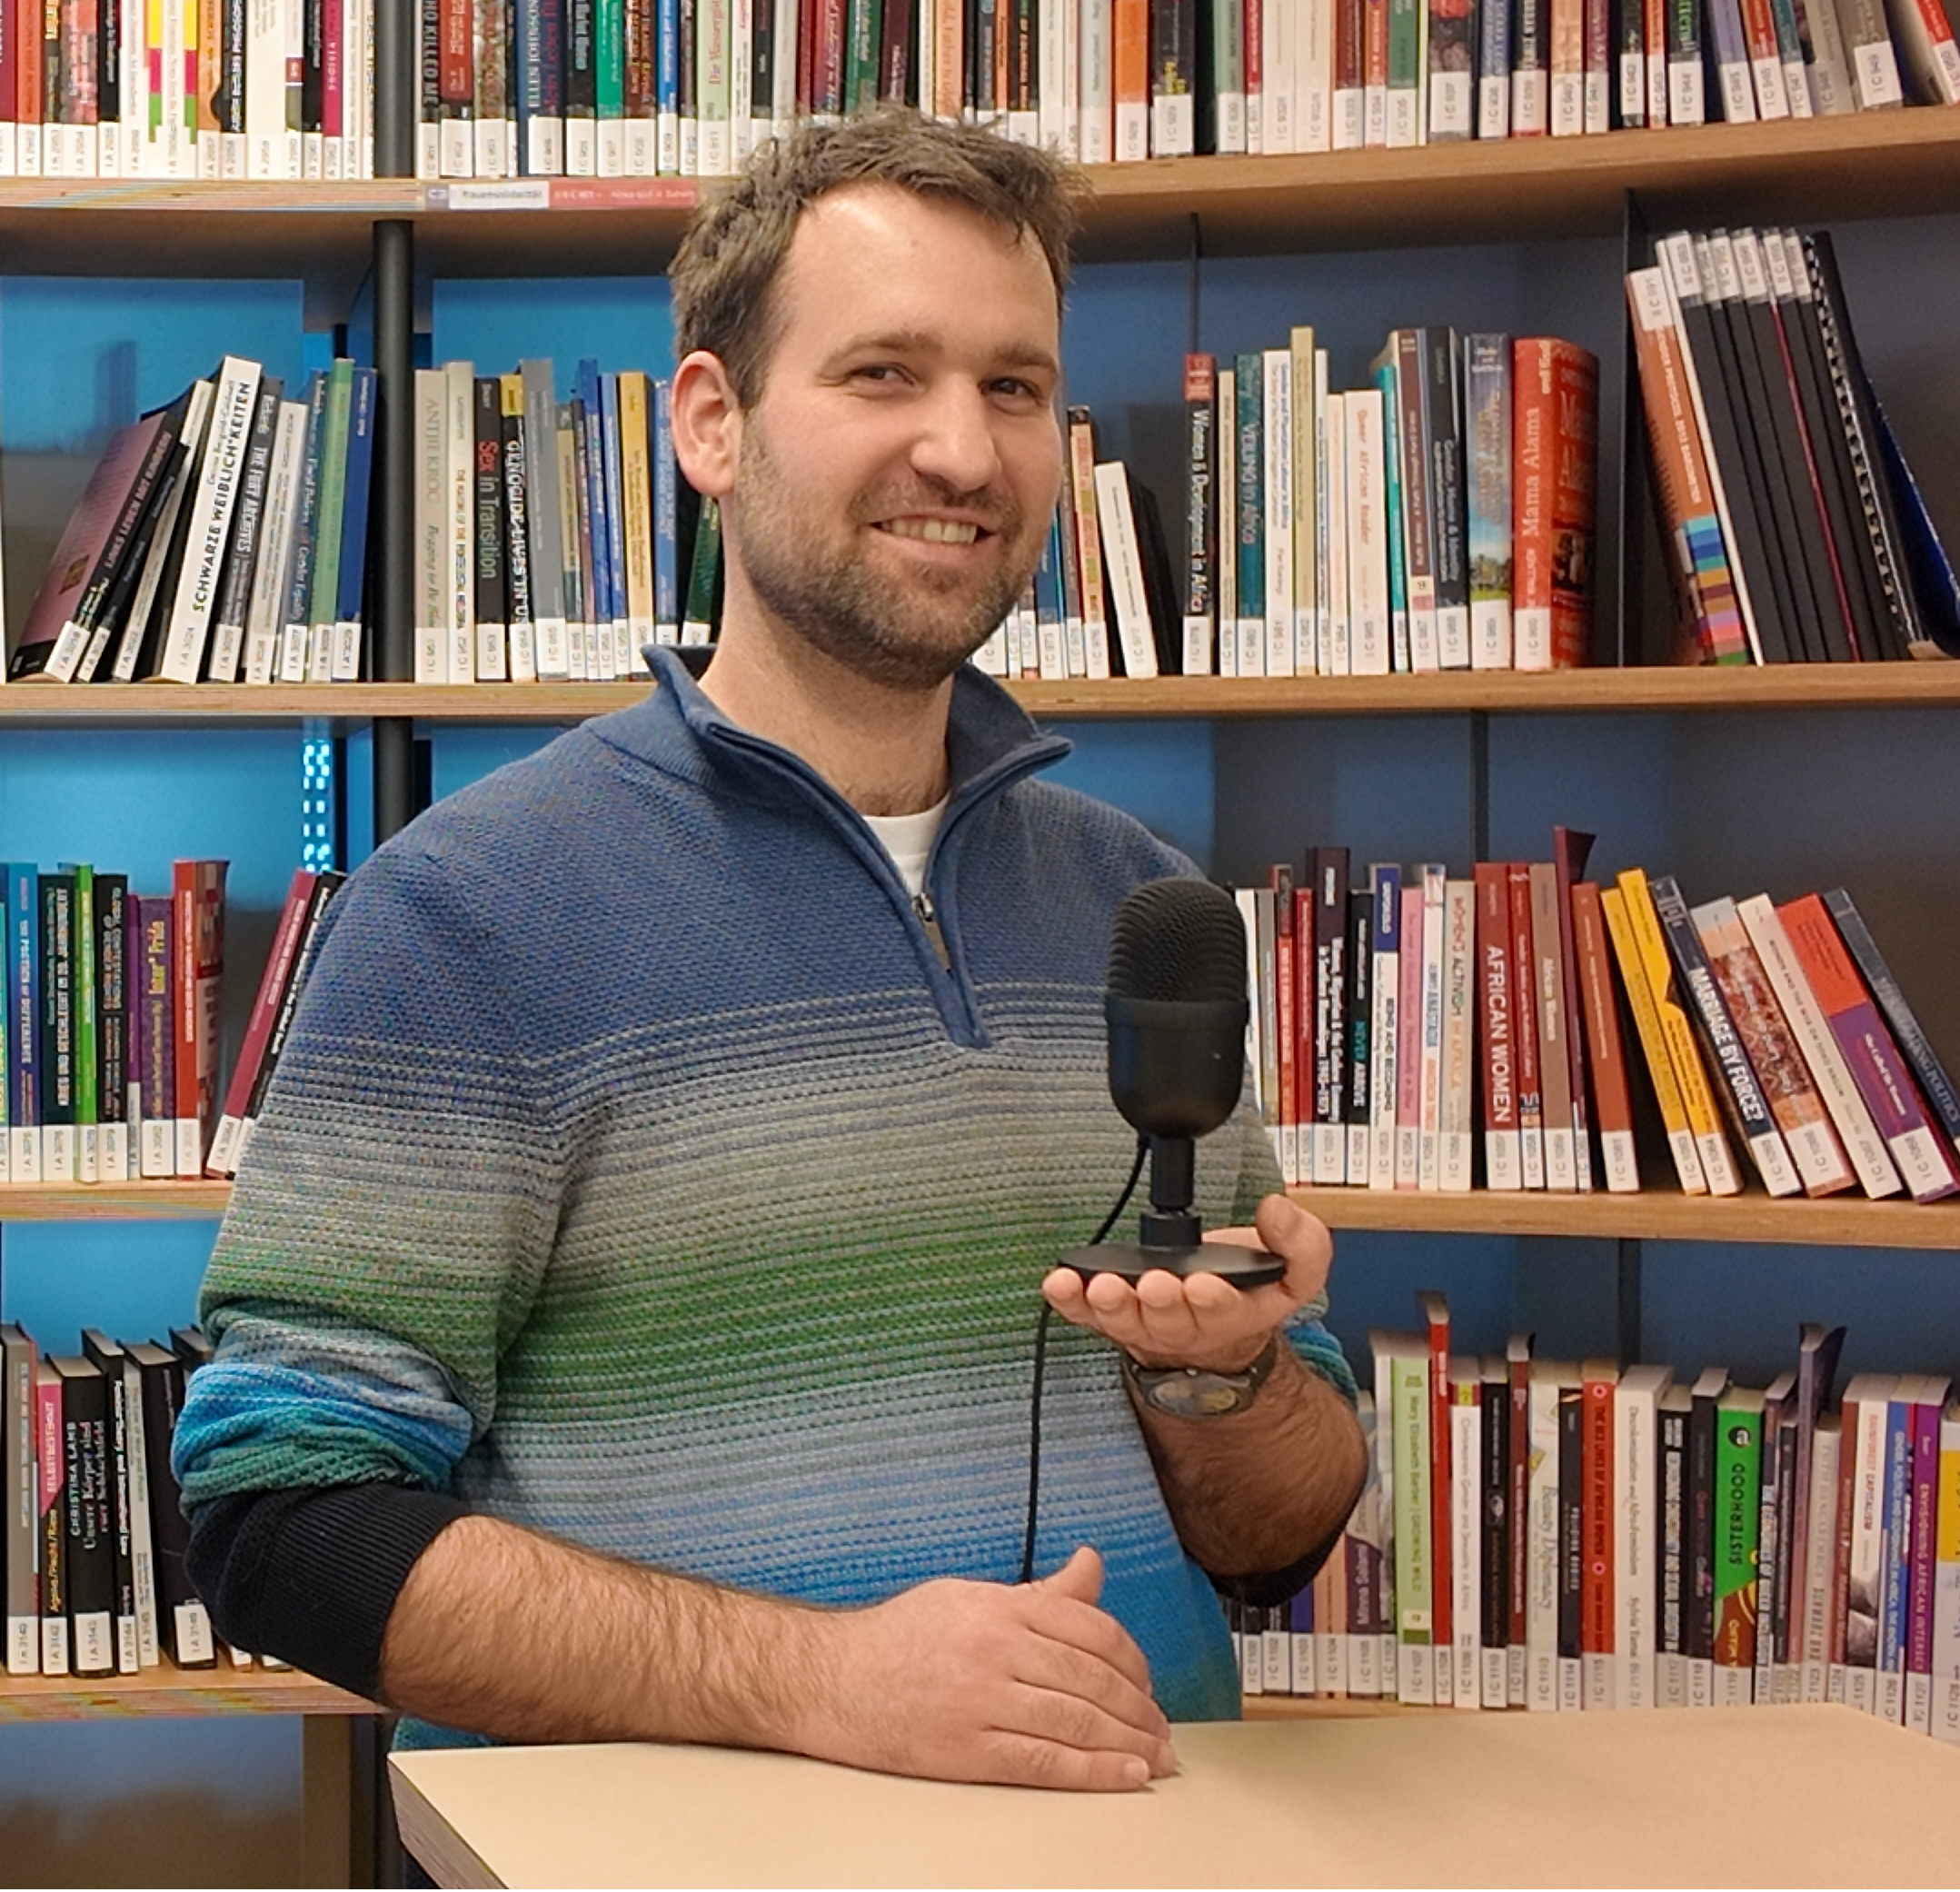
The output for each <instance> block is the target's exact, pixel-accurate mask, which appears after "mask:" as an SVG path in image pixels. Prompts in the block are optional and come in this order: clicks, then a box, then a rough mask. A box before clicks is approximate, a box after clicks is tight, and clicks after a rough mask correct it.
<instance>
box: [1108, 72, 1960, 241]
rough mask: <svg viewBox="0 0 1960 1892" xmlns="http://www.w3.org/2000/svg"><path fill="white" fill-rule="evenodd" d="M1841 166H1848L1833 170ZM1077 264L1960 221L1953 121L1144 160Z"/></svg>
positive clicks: (1726, 128) (1814, 123) (1113, 193)
mask: <svg viewBox="0 0 1960 1892" xmlns="http://www.w3.org/2000/svg"><path fill="white" fill-rule="evenodd" d="M1853 158H1855V159H1856V162H1855V163H1852V162H1848V161H1849V160H1851V159H1853ZM1092 181H1093V186H1094V192H1095V196H1094V202H1093V204H1092V206H1091V207H1090V209H1089V213H1088V215H1087V218H1086V228H1085V232H1084V235H1083V241H1082V243H1081V245H1080V251H1081V254H1082V255H1083V256H1084V257H1085V258H1089V259H1091V260H1094V259H1099V258H1101V257H1103V256H1139V255H1182V254H1189V241H1190V238H1189V224H1188V218H1189V216H1193V215H1195V216H1196V217H1198V218H1199V224H1200V228H1201V231H1202V241H1203V247H1204V252H1205V254H1224V253H1230V254H1255V253H1273V252H1286V251H1293V250H1302V249H1307V250H1311V249H1323V250H1325V249H1377V248H1383V247H1389V246H1396V245H1401V244H1418V243H1488V242H1517V241H1524V240H1528V239H1532V238H1544V237H1566V236H1610V235H1616V234H1617V233H1618V232H1619V230H1620V227H1621V218H1622V214H1623V208H1624V202H1625V196H1626V194H1627V192H1629V191H1631V192H1635V193H1637V194H1638V195H1639V197H1640V201H1641V204H1642V206H1643V208H1644V210H1645V212H1646V214H1647V217H1648V219H1649V221H1650V223H1651V222H1668V221H1677V222H1685V223H1693V222H1696V221H1699V220H1702V219H1705V218H1713V219H1715V220H1716V221H1719V222H1722V223H1726V224H1733V223H1742V222H1750V221H1759V220H1762V219H1766V218H1770V219H1778V220H1781V219H1800V220H1801V221H1802V222H1804V223H1806V224H1817V223H1826V222H1828V221H1830V220H1831V219H1833V218H1835V217H1839V216H1853V215H1855V216H1859V217H1865V216H1870V215H1871V214H1873V213H1874V211H1875V210H1876V209H1878V208H1879V207H1880V206H1883V207H1884V214H1887V215H1899V216H1905V215H1915V214H1929V213H1935V212H1939V211H1950V210H1955V209H1960V114H1956V113H1955V112H1953V111H1951V110H1945V109H1941V108H1935V107H1932V106H1926V107H1923V108H1913V109H1910V110H1907V111H1904V112H1876V113H1857V114H1853V115H1846V116H1841V117H1833V118H1811V119H1788V120H1782V121H1778V122H1776V123H1768V124H1711V125H1703V126H1698V127H1694V128H1688V129H1683V128H1679V127H1676V128H1672V129H1669V130H1667V131H1665V132H1659V133H1657V132H1650V131H1622V132H1609V133H1606V134H1598V135H1595V136H1591V137H1583V138H1557V139H1553V138H1513V139H1503V140H1490V141H1484V140H1472V141H1470V142H1468V143H1458V144H1429V145H1420V146H1418V147H1416V148H1415V149H1413V150H1408V151H1344V152H1327V153H1318V154H1301V155H1294V156H1287V157H1252V158H1248V157H1206V158H1183V159H1156V160H1152V161H1151V162H1149V163H1147V164H1111V165H1106V166H1101V167H1099V168H1098V169H1097V170H1096V171H1095V172H1094V173H1093V174H1092Z"/></svg>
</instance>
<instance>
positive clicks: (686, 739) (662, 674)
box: [605, 646, 1074, 813]
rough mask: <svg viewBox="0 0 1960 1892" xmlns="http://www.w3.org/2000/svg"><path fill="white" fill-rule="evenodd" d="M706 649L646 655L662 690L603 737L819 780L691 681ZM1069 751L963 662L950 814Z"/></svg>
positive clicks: (666, 753) (950, 750)
mask: <svg viewBox="0 0 1960 1892" xmlns="http://www.w3.org/2000/svg"><path fill="white" fill-rule="evenodd" d="M711 654H712V651H711V647H707V646H697V647H695V648H692V649H689V650H686V651H682V650H681V649H679V648H676V647H674V646H662V647H660V648H656V649H652V650H649V651H648V652H647V656H648V658H649V660H650V661H651V662H652V665H653V671H654V674H655V676H656V677H657V678H658V680H659V682H660V686H661V687H660V688H659V689H657V690H656V691H654V692H652V695H651V696H650V697H649V698H648V699H647V700H646V701H645V702H642V703H640V704H636V705H635V706H634V707H633V709H632V710H630V711H626V712H621V713H620V714H618V715H616V716H611V717H608V718H606V719H605V722H606V723H607V724H609V725H610V727H609V729H608V731H607V733H608V735H609V736H611V737H612V739H613V740H615V741H617V742H619V743H620V746H621V747H622V748H624V749H627V750H630V751H632V752H635V753H638V754H640V755H642V757H643V758H644V759H645V760H647V761H649V762H656V763H657V762H662V761H663V760H666V759H668V758H670V757H672V755H673V754H674V752H675V748H676V745H678V746H679V748H681V749H682V750H688V749H692V750H694V751H695V752H697V753H699V754H701V756H702V757H703V759H707V758H710V757H711V758H714V759H716V760H720V761H729V760H733V759H735V758H736V757H738V756H740V757H741V758H742V759H744V760H755V761H760V762H765V763H766V762H775V763H776V764H777V765H778V766H780V767H782V768H786V769H788V770H789V771H790V772H791V773H792V774H794V775H797V776H800V777H805V778H808V779H810V780H811V781H821V777H819V776H818V775H817V774H816V772H815V771H814V770H813V769H811V766H810V764H809V763H808V762H804V761H803V759H802V758H801V756H799V755H797V754H796V753H794V752H792V751H791V750H788V749H784V748H782V747H781V746H780V745H779V744H777V743H773V742H766V741H765V740H764V739H763V738H761V737H760V736H757V735H754V734H752V733H751V732H749V731H747V730H745V729H742V728H741V725H739V724H738V723H735V722H731V721H730V720H729V718H728V717H727V716H725V715H723V714H722V712H721V710H720V709H718V708H717V707H716V705H715V704H714V702H712V701H711V699H710V698H709V696H708V694H707V692H705V691H703V690H702V689H701V684H700V682H698V681H697V680H696V673H697V671H698V670H699V669H704V668H705V667H706V664H707V660H708V659H709V657H710V656H711ZM1073 746H1074V745H1073V744H1072V743H1071V742H1070V741H1069V740H1068V738H1067V737H1065V736H1058V735H1055V734H1053V733H1052V732H1049V731H1046V730H1043V729H1041V728H1040V727H1039V726H1038V725H1037V724H1036V722H1034V720H1033V719H1032V718H1031V717H1030V715H1029V714H1028V712H1026V711H1025V710H1023V709H1022V708H1021V707H1020V704H1019V703H1017V702H1015V701H1014V699H1013V698H1012V697H1011V696H1010V695H1009V694H1008V692H1006V691H1005V690H1003V689H1002V688H1001V687H1000V684H999V683H997V682H994V680H993V679H992V678H991V677H988V676H984V675H982V674H981V673H980V672H979V671H977V670H975V669H974V668H973V666H972V665H971V664H970V663H969V664H964V665H962V666H961V667H960V671H959V672H958V674H957V675H956V676H955V677H954V679H953V696H952V706H951V711H950V718H949V722H948V729H947V743H946V747H947V758H948V762H949V773H950V796H949V802H948V810H949V813H950V812H952V811H953V810H956V809H958V808H960V807H961V806H963V805H964V804H966V803H967V802H971V801H973V800H974V799H976V798H978V797H980V796H981V795H983V794H987V793H990V792H992V791H993V790H994V789H996V788H998V787H1001V786H1004V785H1005V784H1006V783H1007V782H1011V781H1015V780H1018V779H1019V778H1020V777H1021V776H1023V775H1027V774H1030V773H1032V772H1034V771H1035V770H1037V769H1045V768H1048V767H1050V765H1051V764H1053V763H1055V762H1060V760H1061V759H1062V757H1063V756H1065V755H1067V754H1068V753H1069V752H1070V749H1071V748H1072V747H1073Z"/></svg>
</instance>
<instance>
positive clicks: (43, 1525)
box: [34, 1355, 72, 1675]
mask: <svg viewBox="0 0 1960 1892" xmlns="http://www.w3.org/2000/svg"><path fill="white" fill-rule="evenodd" d="M34 1397H35V1541H36V1543H37V1545H38V1547H39V1555H38V1558H37V1559H36V1560H37V1562H38V1565H39V1568H40V1577H41V1582H40V1603H41V1618H40V1620H41V1648H40V1655H41V1673H42V1674H43V1675H68V1674H70V1673H72V1665H71V1662H70V1654H69V1651H70V1643H69V1633H68V1632H69V1622H68V1611H69V1602H68V1553H67V1541H68V1534H67V1522H66V1513H65V1505H64V1499H65V1491H66V1487H67V1476H68V1471H67V1467H68V1459H67V1451H66V1446H65V1439H64V1433H63V1427H62V1379H61V1375H60V1373H59V1371H58V1370H57V1369H56V1368H55V1364H54V1362H53V1360H52V1359H50V1358H48V1357H47V1356H46V1355H43V1356H42V1357H41V1358H40V1359H37V1360H36V1361H35V1369H34Z"/></svg>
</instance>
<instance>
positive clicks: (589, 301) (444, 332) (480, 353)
mask: <svg viewBox="0 0 1960 1892" xmlns="http://www.w3.org/2000/svg"><path fill="white" fill-rule="evenodd" d="M430 346H431V359H432V360H433V361H437V362H444V361H458V360H460V361H470V362H474V363H476V370H477V373H480V374H503V373H510V372H511V371H512V370H513V369H514V368H515V367H516V366H517V364H518V363H519V362H520V361H522V360H523V359H524V358H525V357H526V356H529V355H549V356H551V358H552V363H553V364H554V366H555V368H556V371H557V375H558V393H559V395H560V397H561V398H562V399H569V398H570V397H571V394H572V376H573V374H574V373H575V372H576V370H577V367H578V363H579V359H580V357H581V356H582V355H594V356H596V357H597V358H598V361H599V363H600V365H601V367H602V368H608V369H613V370H618V369H621V368H642V369H644V370H645V371H646V372H647V373H649V374H669V373H672V361H673V320H672V314H671V313H670V310H669V304H668V292H667V279H666V278H665V277H664V276H586V277H580V278H576V279H565V278H553V279H552V280H551V281H548V282H538V281H531V282H462V283H438V284H436V285H435V291H434V303H433V318H432V327H431V331H430Z"/></svg>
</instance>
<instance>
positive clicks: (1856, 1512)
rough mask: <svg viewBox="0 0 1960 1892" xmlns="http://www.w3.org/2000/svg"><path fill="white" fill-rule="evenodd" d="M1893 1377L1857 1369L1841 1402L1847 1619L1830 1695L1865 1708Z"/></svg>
mask: <svg viewBox="0 0 1960 1892" xmlns="http://www.w3.org/2000/svg"><path fill="white" fill-rule="evenodd" d="M1897 1383H1898V1376H1897V1375H1896V1374H1892V1373H1859V1374H1856V1375H1854V1376H1853V1378H1852V1379H1851V1381H1850V1382H1849V1384H1848V1385H1846V1388H1845V1396H1844V1400H1843V1402H1842V1406H1841V1411H1842V1414H1843V1436H1842V1441H1841V1444H1840V1447H1839V1453H1840V1457H1839V1469H1838V1503H1837V1537H1838V1541H1839V1558H1840V1561H1841V1563H1842V1566H1843V1575H1842V1578H1834V1592H1835V1593H1834V1596H1833V1599H1832V1603H1833V1610H1834V1613H1835V1614H1836V1617H1837V1618H1839V1619H1840V1620H1841V1621H1842V1622H1843V1625H1844V1648H1843V1652H1842V1660H1841V1662H1840V1663H1838V1665H1837V1672H1836V1673H1835V1674H1834V1675H1833V1676H1832V1677H1831V1678H1830V1679H1829V1680H1828V1682H1827V1684H1826V1688H1827V1691H1828V1694H1829V1696H1830V1698H1831V1699H1832V1700H1834V1701H1842V1702H1844V1703H1846V1705H1847V1706H1849V1707H1851V1708H1856V1709H1858V1710H1859V1711H1860V1712H1862V1713H1865V1714H1875V1713H1876V1712H1877V1708H1878V1618H1879V1612H1880V1609H1881V1608H1882V1607H1883V1599H1884V1591H1885V1437H1886V1431H1887V1429H1888V1427H1889V1425H1890V1421H1891V1412H1890V1407H1891V1400H1892V1395H1893V1393H1894V1391H1895V1389H1896V1387H1897Z"/></svg>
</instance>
